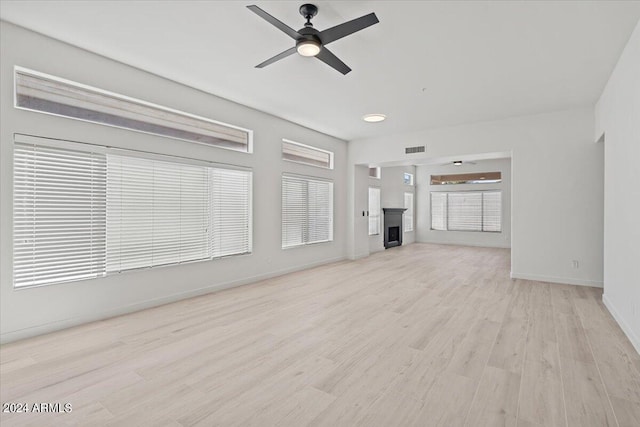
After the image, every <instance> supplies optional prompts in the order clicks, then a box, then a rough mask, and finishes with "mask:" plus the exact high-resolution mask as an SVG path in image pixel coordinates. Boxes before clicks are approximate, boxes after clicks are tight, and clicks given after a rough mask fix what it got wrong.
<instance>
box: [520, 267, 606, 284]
mask: <svg viewBox="0 0 640 427" xmlns="http://www.w3.org/2000/svg"><path fill="white" fill-rule="evenodd" d="M511 278H512V279H524V280H535V281H538V282H550V283H562V284H565V285H577V286H591V287H595V288H602V287H603V286H604V285H603V283H602V281H601V280H587V279H574V278H571V277H554V276H543V275H540V274H523V273H514V272H513V271H512V272H511Z"/></svg>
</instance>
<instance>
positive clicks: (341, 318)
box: [0, 244, 640, 427]
mask: <svg viewBox="0 0 640 427" xmlns="http://www.w3.org/2000/svg"><path fill="white" fill-rule="evenodd" d="M601 297H602V292H601V290H600V289H596V288H588V287H575V286H568V285H556V284H548V283H540V282H533V281H525V280H510V279H509V252H508V251H507V250H504V249H485V248H468V247H455V246H438V245H427V244H414V245H409V246H403V247H400V248H394V249H391V250H387V251H385V252H382V253H378V254H375V255H373V256H371V257H369V258H366V259H362V260H359V261H355V262H340V263H335V264H331V265H327V266H322V267H319V268H314V269H311V270H307V271H303V272H298V273H294V274H289V275H286V276H283V277H279V278H275V279H271V280H267V281H263V282H260V283H256V284H253V285H249V286H244V287H240V288H235V289H231V290H227V291H222V292H219V293H215V294H210V295H206V296H202V297H198V298H193V299H190V300H186V301H181V302H178V303H174V304H169V305H165V306H162V307H158V308H154V309H150V310H146V311H142V312H138V313H134V314H131V315H127V316H121V317H117V318H113V319H109V320H106V321H101V322H96V323H92V324H88V325H84V326H81V327H77V328H73V329H69V330H65V331H61V332H58V333H54V334H49V335H46V336H42V337H37V338H34V339H30V340H25V341H22V342H17V343H12V344H9V345H5V346H2V347H1V349H0V356H1V362H2V363H1V398H2V402H3V403H4V402H27V403H34V402H53V403H55V402H60V403H67V402H69V403H71V404H72V405H73V412H71V413H68V414H57V415H51V414H27V415H25V414H2V418H1V421H2V425H3V427H4V426H10V425H37V426H46V425H51V426H64V425H79V426H98V425H109V426H111V425H122V426H143V425H151V426H195V425H198V426H235V425H242V426H245V425H246V426H261V427H264V426H296V427H297V426H306V425H310V426H331V427H335V426H385V427H388V426H446V427H452V426H470V427H476V426H503V425H505V426H516V425H517V426H520V427H531V426H566V425H569V426H581V427H584V426H598V427H601V426H636V427H637V426H640V356H639V355H638V353H636V352H635V350H634V349H633V347H632V346H631V344H630V343H629V341H628V340H627V339H626V338H625V336H624V335H623V333H622V331H621V330H620V328H619V327H618V326H617V325H616V323H615V322H614V320H613V318H612V317H611V316H610V315H609V313H608V312H607V310H606V309H605V308H604V306H603V305H602V302H601Z"/></svg>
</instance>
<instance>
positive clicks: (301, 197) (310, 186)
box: [282, 175, 333, 249]
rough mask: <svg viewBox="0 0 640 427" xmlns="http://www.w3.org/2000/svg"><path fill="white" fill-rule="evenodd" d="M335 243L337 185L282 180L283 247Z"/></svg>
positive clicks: (286, 177)
mask: <svg viewBox="0 0 640 427" xmlns="http://www.w3.org/2000/svg"><path fill="white" fill-rule="evenodd" d="M332 240H333V183H332V182H330V181H320V180H315V179H309V178H304V177H299V176H293V175H283V177H282V248H283V249H284V248H290V247H294V246H300V245H306V244H310V243H320V242H329V241H332Z"/></svg>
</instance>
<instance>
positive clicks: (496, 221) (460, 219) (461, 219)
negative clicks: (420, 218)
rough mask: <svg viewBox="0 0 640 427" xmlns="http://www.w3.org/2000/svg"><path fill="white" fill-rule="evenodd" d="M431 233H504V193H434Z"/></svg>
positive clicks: (432, 197)
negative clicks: (439, 231)
mask: <svg viewBox="0 0 640 427" xmlns="http://www.w3.org/2000/svg"><path fill="white" fill-rule="evenodd" d="M431 229H432V230H445V231H446V230H448V231H486V232H500V231H502V193H501V192H500V191H472V192H432V193H431Z"/></svg>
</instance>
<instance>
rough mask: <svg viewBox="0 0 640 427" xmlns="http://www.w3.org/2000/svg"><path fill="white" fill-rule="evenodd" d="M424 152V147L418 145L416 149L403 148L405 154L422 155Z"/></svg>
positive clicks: (425, 147) (425, 149)
mask: <svg viewBox="0 0 640 427" xmlns="http://www.w3.org/2000/svg"><path fill="white" fill-rule="evenodd" d="M425 151H427V146H426V145H419V146H417V147H405V149H404V153H405V154H413V153H424V152H425Z"/></svg>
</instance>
